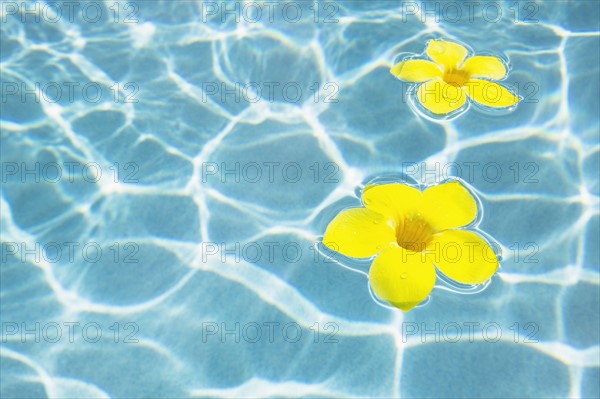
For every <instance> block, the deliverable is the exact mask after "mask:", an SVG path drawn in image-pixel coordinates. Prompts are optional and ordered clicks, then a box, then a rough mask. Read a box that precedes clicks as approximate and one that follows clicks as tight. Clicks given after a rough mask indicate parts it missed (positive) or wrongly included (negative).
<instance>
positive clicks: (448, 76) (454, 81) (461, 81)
mask: <svg viewBox="0 0 600 399" xmlns="http://www.w3.org/2000/svg"><path fill="white" fill-rule="evenodd" d="M469 78H470V76H469V74H468V73H466V72H464V71H462V70H460V69H454V68H453V69H450V70H448V71H445V72H444V77H443V79H444V82H446V83H448V84H449V85H453V86H457V87H463V86H464V85H465V83H467V82H468V81H469Z"/></svg>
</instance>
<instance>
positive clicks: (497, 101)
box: [390, 40, 520, 115]
mask: <svg viewBox="0 0 600 399" xmlns="http://www.w3.org/2000/svg"><path fill="white" fill-rule="evenodd" d="M425 52H426V53H427V56H428V57H429V58H430V59H431V60H432V61H428V60H421V59H409V60H404V61H401V62H399V63H397V64H396V65H394V66H393V67H392V68H391V69H390V72H391V73H392V75H394V76H396V77H397V78H399V79H401V80H404V81H408V82H418V83H421V82H424V83H423V84H421V85H420V86H419V88H418V89H417V93H416V95H417V99H418V100H419V102H420V103H421V104H422V105H423V106H424V107H425V108H426V109H427V110H429V111H431V112H432V113H434V114H436V115H445V114H449V113H451V112H453V111H456V110H457V109H459V108H461V107H462V106H464V105H465V103H466V101H467V97H469V98H471V99H472V100H473V101H475V102H477V103H479V104H482V105H485V106H487V107H493V108H507V107H511V106H513V105H515V104H517V103H518V102H519V100H520V99H519V97H517V96H515V95H514V94H512V93H511V92H510V91H508V90H507V89H506V88H504V87H503V86H501V85H499V84H498V83H494V82H492V81H491V80H501V79H504V77H505V76H506V73H507V71H506V66H505V65H504V63H503V62H502V61H501V60H500V59H498V58H496V57H492V56H483V55H476V56H473V57H469V58H467V55H468V53H469V52H468V50H467V49H466V48H465V47H463V46H461V45H460V44H457V43H452V42H447V41H442V40H431V41H430V42H429V43H428V44H427V49H426V50H425ZM465 58H466V60H465Z"/></svg>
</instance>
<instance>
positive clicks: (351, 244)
mask: <svg viewBox="0 0 600 399" xmlns="http://www.w3.org/2000/svg"><path fill="white" fill-rule="evenodd" d="M387 222H388V218H386V217H384V216H383V215H381V214H379V213H377V212H373V211H372V210H369V209H365V208H352V209H347V210H345V211H343V212H340V213H339V214H338V215H337V216H336V217H335V218H334V219H333V220H332V221H331V222H330V223H329V225H328V226H327V229H326V230H325V236H324V237H323V244H325V245H326V246H327V247H328V248H330V249H333V250H334V251H337V252H339V253H341V254H342V255H346V256H349V257H352V258H369V257H371V256H373V255H375V254H377V253H378V252H380V251H381V250H382V249H383V248H384V247H386V246H388V245H389V243H390V242H395V241H396V236H395V231H394V229H393V228H392V227H391V226H390V225H389V224H388V223H387Z"/></svg>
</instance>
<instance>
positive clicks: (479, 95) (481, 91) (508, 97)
mask: <svg viewBox="0 0 600 399" xmlns="http://www.w3.org/2000/svg"><path fill="white" fill-rule="evenodd" d="M464 90H465V92H466V93H467V94H468V96H469V97H471V98H472V99H473V100H474V101H476V102H478V103H479V104H482V105H486V106H488V107H494V108H506V107H510V106H512V105H515V104H517V103H518V102H519V97H517V96H515V95H513V94H512V93H511V92H510V91H508V90H507V89H506V88H504V87H502V86H500V85H499V84H498V83H494V82H489V81H487V80H480V79H471V80H469V81H468V82H467V83H466V84H465V87H464Z"/></svg>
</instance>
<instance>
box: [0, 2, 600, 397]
mask: <svg viewBox="0 0 600 399" xmlns="http://www.w3.org/2000/svg"><path fill="white" fill-rule="evenodd" d="M67 3H68V2H67ZM67 3H63V2H59V3H44V2H40V3H21V2H10V1H4V0H3V1H2V8H1V11H0V16H1V18H2V28H1V34H2V36H1V47H0V49H1V54H0V71H1V73H2V93H1V94H2V103H1V107H2V111H1V125H0V127H1V139H2V141H1V144H2V146H1V156H2V195H1V208H0V209H1V223H2V227H1V235H2V266H1V275H0V276H1V295H0V299H1V305H0V314H1V316H0V317H1V323H2V337H1V338H2V341H1V342H0V356H1V357H0V360H1V364H0V366H1V373H0V383H1V392H0V396H1V397H2V398H17V397H18V398H34V397H53V398H87V397H90V398H92V397H93V398H101V397H111V398H136V397H140V398H142V397H143V398H161V397H165V398H166V397H169V398H184V397H185V398H187V397H282V396H285V397H292V396H293V397H336V398H337V397H404V398H423V397H432V398H444V397H447V398H459V397H464V398H475V397H477V398H479V397H485V398H526V397H528V398H542V397H548V398H561V397H562V398H567V397H569V398H575V397H584V398H597V397H599V396H600V388H599V386H600V371H599V370H600V369H599V367H600V344H599V342H600V337H599V331H600V324H599V323H600V322H599V317H600V316H599V315H600V292H599V291H600V288H599V285H600V274H599V263H600V262H599V257H600V254H599V251H598V242H599V236H600V234H599V200H598V198H599V191H600V186H599V181H598V171H599V169H600V165H599V154H600V151H599V149H600V147H599V137H600V133H599V129H600V127H599V109H600V104H599V98H600V96H598V93H599V92H600V90H599V83H598V82H599V69H600V55H599V51H600V50H599V49H600V43H599V42H600V33H599V31H600V29H599V26H598V25H599V20H600V12H599V8H600V7H599V4H598V2H596V1H577V2H575V1H572V2H567V1H547V2H541V1H535V2H533V1H531V2H526V1H521V2H478V3H477V4H476V5H474V6H470V7H473V8H469V6H467V5H466V4H465V3H462V2H420V1H419V2H400V1H338V2H331V3H316V4H315V3H313V2H308V1H302V2H299V1H296V2H288V3H284V2H280V3H279V4H275V5H271V6H268V5H267V4H265V3H263V2H260V3H257V2H246V3H237V6H236V3H228V4H227V5H225V3H223V2H204V3H202V2H192V1H131V2H110V1H104V2H100V1H89V2H81V4H79V5H78V6H70V5H68V4H67ZM71 7H74V8H71ZM236 7H237V8H236ZM432 10H433V11H432ZM236 18H237V19H238V20H239V21H238V22H236V21H235V19H236ZM444 38H445V39H448V40H454V41H458V42H461V43H465V44H467V45H468V46H469V47H471V48H472V49H473V50H474V51H475V53H486V52H489V53H495V54H502V55H504V56H505V57H507V58H508V60H509V62H510V66H511V72H510V74H509V76H508V77H507V79H506V80H505V81H503V82H502V83H503V84H505V85H507V86H510V87H512V88H514V89H515V90H518V92H519V94H520V95H521V96H523V97H524V101H522V102H521V103H520V104H519V105H518V107H517V108H516V109H515V110H514V111H513V112H511V113H509V114H506V115H490V114H488V113H485V112H478V111H477V110H476V109H469V110H468V111H467V112H466V113H465V114H463V115H461V116H460V117H458V118H456V119H454V120H452V121H450V122H435V121H431V120H429V119H426V118H423V117H421V116H419V115H417V114H415V113H414V112H413V111H412V110H411V108H410V107H409V106H408V104H407V103H406V101H405V98H406V97H405V94H406V90H407V88H406V87H405V86H404V85H403V84H402V82H400V81H398V80H397V79H395V78H394V77H393V76H392V75H390V73H389V68H390V67H391V66H392V62H393V61H394V59H395V58H396V57H397V56H398V55H399V54H402V53H415V54H420V53H422V52H423V50H424V48H425V45H426V43H427V41H428V40H431V39H444ZM36 86H37V87H38V90H37V91H35V87H36ZM36 93H37V94H36ZM401 173H405V175H408V176H410V178H411V179H414V180H416V181H417V182H419V183H422V184H434V183H437V182H440V181H441V180H443V179H445V178H447V177H452V176H455V177H460V178H462V179H463V181H465V182H466V183H468V184H469V185H470V186H471V187H472V188H473V189H474V190H475V192H476V194H477V196H478V197H479V199H480V201H481V205H482V209H483V215H482V219H481V223H480V225H479V228H480V229H481V230H482V231H484V232H485V233H486V234H488V235H489V236H490V238H493V240H495V242H497V243H498V246H499V248H500V249H501V251H502V262H501V268H500V270H499V271H498V273H497V274H496V275H495V276H494V277H493V278H492V281H491V283H490V284H489V286H487V288H486V289H485V290H483V291H482V292H479V293H474V294H472V295H466V294H457V293H456V292H452V290H448V289H444V287H443V285H440V286H438V287H437V288H435V289H434V290H433V292H432V295H431V297H430V299H429V301H428V302H427V303H426V304H425V305H423V306H420V307H418V308H416V309H414V310H412V311H411V312H409V313H402V312H400V311H399V310H392V309H388V308H386V307H383V306H380V305H378V304H377V303H376V302H374V301H373V298H372V297H371V294H370V292H369V287H368V284H367V279H366V277H365V275H364V274H361V273H355V272H353V271H352V270H349V269H348V268H344V267H342V266H341V265H340V264H338V263H336V262H334V261H332V260H331V259H330V258H328V257H327V256H324V255H323V254H322V253H321V252H319V251H318V246H315V245H316V244H317V243H318V241H319V239H320V238H321V237H322V234H323V232H324V229H325V227H326V226H327V223H328V222H329V221H330V220H331V219H332V218H333V217H334V216H335V215H336V214H337V213H338V212H339V211H340V210H342V209H344V208H348V207H356V206H360V200H359V198H358V196H359V195H360V187H361V185H362V184H364V182H366V181H369V180H370V179H373V178H378V179H384V180H385V179H386V178H387V179H390V178H392V179H393V178H395V179H397V178H398V176H401ZM359 266H360V267H363V268H365V269H368V262H367V263H366V264H365V263H363V264H362V265H359Z"/></svg>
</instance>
